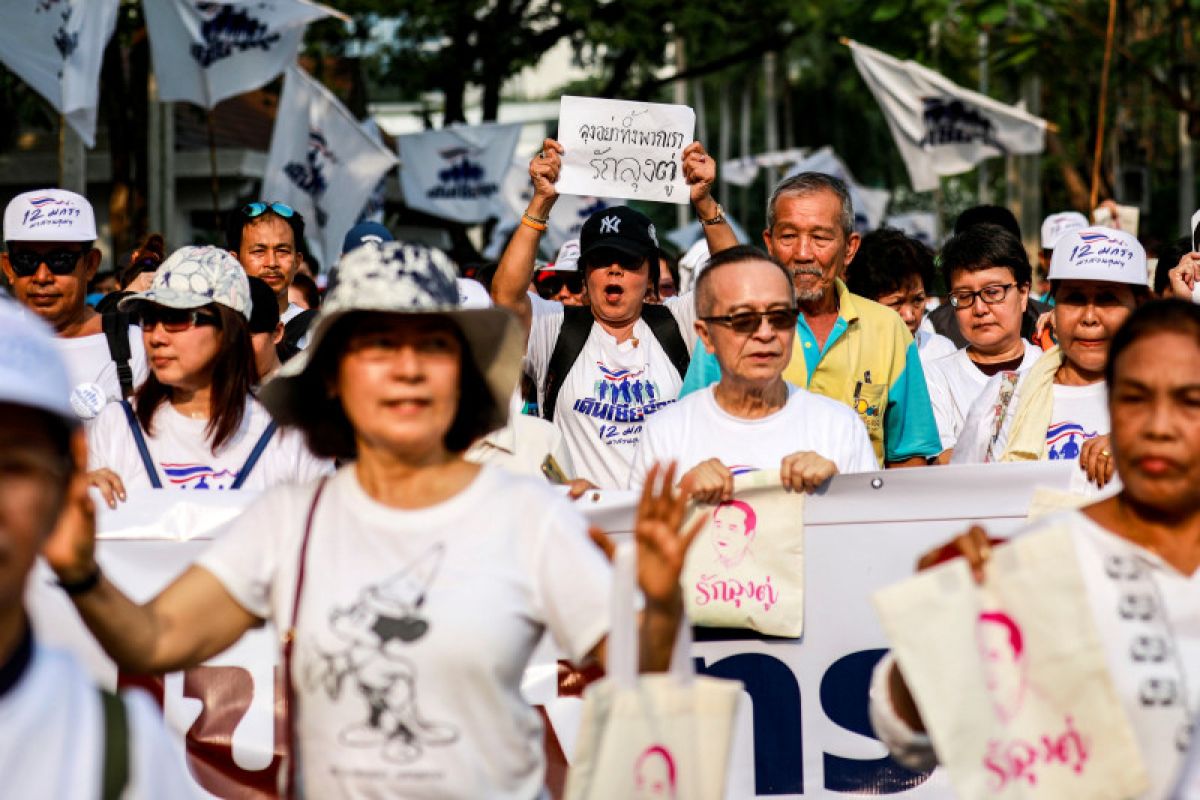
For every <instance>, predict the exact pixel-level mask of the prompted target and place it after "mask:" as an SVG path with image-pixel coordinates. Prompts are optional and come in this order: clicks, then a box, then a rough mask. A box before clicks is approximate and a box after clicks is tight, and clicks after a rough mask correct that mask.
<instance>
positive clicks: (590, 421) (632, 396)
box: [526, 294, 696, 489]
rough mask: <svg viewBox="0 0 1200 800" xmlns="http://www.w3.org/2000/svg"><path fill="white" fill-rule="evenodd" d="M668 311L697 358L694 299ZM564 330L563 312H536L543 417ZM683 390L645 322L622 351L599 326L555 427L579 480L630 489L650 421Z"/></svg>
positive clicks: (566, 386)
mask: <svg viewBox="0 0 1200 800" xmlns="http://www.w3.org/2000/svg"><path fill="white" fill-rule="evenodd" d="M663 305H664V306H665V307H666V308H668V309H670V311H671V314H672V315H674V317H675V321H676V322H677V323H678V324H679V332H680V335H681V336H682V337H683V341H684V342H686V343H687V346H688V348H689V352H690V348H691V347H692V345H693V343H694V342H695V339H696V335H695V331H694V323H695V320H696V306H695V303H694V302H693V300H692V295H691V294H685V295H680V296H678V297H671V298H668V299H667V301H666V302H665V303H663ZM562 323H563V311H562V306H560V305H557V304H556V305H555V307H549V308H548V307H546V306H540V305H534V306H533V324H532V327H531V329H530V331H529V348H528V351H527V353H526V363H527V364H528V366H529V369H530V371H531V373H532V375H533V379H534V381H535V382H536V383H537V387H538V407H539V408H543V409H544V408H545V407H546V398H545V397H544V396H543V395H544V393H545V388H546V372H547V370H548V369H549V367H550V356H551V354H553V352H554V345H555V342H557V341H558V333H559V331H560V330H562ZM681 386H683V376H682V375H680V374H679V373H678V372H676V370H675V366H674V365H673V364H672V363H671V359H669V358H668V357H667V353H666V351H665V350H663V348H662V345H660V344H659V343H658V339H656V338H655V336H654V333H653V332H652V331H651V330H650V326H649V325H647V324H646V322H645V320H640V319H639V320H638V322H637V324H636V325H635V326H634V329H633V336H632V337H631V338H629V339H627V340H626V341H624V342H620V343H618V342H617V340H616V339H615V338H614V337H613V336H611V335H610V334H609V333H607V332H606V331H605V330H604V328H603V327H601V326H600V325H599V324H598V323H597V324H595V325H593V326H592V330H591V334H590V335H589V336H588V340H587V343H586V344H585V345H584V347H583V351H582V352H580V354H579V357H578V358H577V359H576V360H575V363H574V364H573V365H572V366H571V371H570V372H569V373H568V374H567V378H566V380H565V381H564V382H563V385H562V390H561V391H560V392H559V394H558V403H557V405H556V407H555V411H554V420H553V422H554V424H555V425H557V426H558V428H559V430H561V431H562V433H563V437H564V438H565V439H566V442H567V450H568V451H569V452H570V453H571V461H572V462H574V464H575V470H576V472H577V474H578V477H580V478H586V479H588V480H589V481H591V482H592V483H594V484H596V485H597V486H599V487H600V488H602V489H621V488H624V486H625V485H626V483H627V482H628V480H629V467H630V464H631V463H632V461H633V453H634V450H635V449H636V448H637V443H638V439H639V438H640V437H641V434H642V426H643V424H644V421H645V419H646V418H648V417H649V416H650V415H652V414H654V413H657V412H658V410H659V409H661V408H663V407H664V406H667V405H670V404H671V403H674V402H675V400H676V398H678V397H679V389H680V387H681Z"/></svg>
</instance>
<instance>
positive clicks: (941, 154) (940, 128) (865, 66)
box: [850, 42, 1046, 192]
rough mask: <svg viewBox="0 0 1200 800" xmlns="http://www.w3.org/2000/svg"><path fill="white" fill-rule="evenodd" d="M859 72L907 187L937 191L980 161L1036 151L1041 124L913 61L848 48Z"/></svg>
mask: <svg viewBox="0 0 1200 800" xmlns="http://www.w3.org/2000/svg"><path fill="white" fill-rule="evenodd" d="M850 51H851V53H852V54H853V56H854V63H855V65H856V66H857V67H858V71H859V74H861V75H862V77H863V80H864V81H866V83H867V86H868V87H869V88H870V90H871V93H872V94H873V95H875V99H876V101H878V103H879V106H880V108H882V109H883V115H884V116H885V117H886V118H887V123H888V127H889V128H890V129H891V131H892V137H893V138H894V139H895V140H896V146H897V147H899V148H900V155H901V156H902V157H903V158H904V164H905V166H906V167H908V175H909V178H910V179H911V180H912V185H913V188H914V189H916V190H917V191H918V192H927V191H931V190H932V189H935V188H937V183H938V176H939V175H958V174H959V173H962V172H966V171H968V170H970V169H972V168H974V166H975V165H976V164H978V163H979V162H980V161H982V160H984V159H985V158H993V157H995V156H1003V155H1019V154H1025V153H1040V152H1042V150H1043V149H1044V148H1045V135H1046V121H1045V120H1044V119H1040V118H1039V117H1035V116H1033V115H1032V114H1029V113H1027V112H1025V111H1023V110H1021V109H1019V108H1016V107H1014V106H1010V105H1006V104H1004V103H1001V102H999V101H998V100H993V99H992V98H990V97H988V96H986V95H982V94H979V93H978V92H972V91H971V90H969V89H964V88H963V87H961V86H958V85H956V84H954V83H951V82H950V81H948V80H947V79H946V78H945V77H943V76H941V75H939V74H938V73H936V72H934V71H933V70H930V69H926V68H925V67H922V66H921V65H920V64H917V63H916V62H913V61H900V60H899V59H896V58H892V57H891V56H889V55H887V54H886V53H881V52H879V51H878V50H875V49H873V48H870V47H867V46H866V45H861V44H859V43H858V42H850Z"/></svg>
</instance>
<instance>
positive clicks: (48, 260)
mask: <svg viewBox="0 0 1200 800" xmlns="http://www.w3.org/2000/svg"><path fill="white" fill-rule="evenodd" d="M89 249H91V248H85V249H83V250H51V251H50V252H48V253H38V252H36V251H34V250H12V249H10V250H9V251H8V262H9V263H10V264H12V268H13V272H15V273H16V274H17V277H18V278H30V277H33V275H34V274H35V273H36V272H37V271H38V267H39V266H41V265H42V264H45V265H46V266H47V267H49V268H50V271H51V272H53V273H54V274H55V275H70V274H71V273H72V272H74V271H75V266H76V265H77V264H78V263H79V259H80V258H81V257H82V256H83V255H84V253H86V252H88V250H89Z"/></svg>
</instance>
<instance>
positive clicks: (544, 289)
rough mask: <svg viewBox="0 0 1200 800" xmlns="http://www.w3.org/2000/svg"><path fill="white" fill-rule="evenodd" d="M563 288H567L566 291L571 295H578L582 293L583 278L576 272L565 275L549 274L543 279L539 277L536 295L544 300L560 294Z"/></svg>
mask: <svg viewBox="0 0 1200 800" xmlns="http://www.w3.org/2000/svg"><path fill="white" fill-rule="evenodd" d="M564 286H566V287H567V291H568V292H570V293H571V294H579V293H580V292H582V291H583V276H582V275H580V274H579V273H578V272H575V273H570V274H567V275H555V274H554V273H549V274H548V275H546V276H545V277H539V278H538V280H537V291H538V294H539V295H541V296H542V298H543V299H546V300H548V299H550V298H551V297H554V296H555V295H556V294H558V293H559V292H561V291H562V288H563V287H564Z"/></svg>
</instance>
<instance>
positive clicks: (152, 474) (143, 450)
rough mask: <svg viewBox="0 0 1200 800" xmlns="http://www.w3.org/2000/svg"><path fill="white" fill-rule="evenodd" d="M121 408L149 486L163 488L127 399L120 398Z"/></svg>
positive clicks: (140, 427)
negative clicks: (140, 458)
mask: <svg viewBox="0 0 1200 800" xmlns="http://www.w3.org/2000/svg"><path fill="white" fill-rule="evenodd" d="M121 408H122V410H124V411H125V420H126V421H127V422H128V423H129V432H130V433H132V434H133V443H134V444H136V445H137V449H138V454H139V455H140V456H141V457H142V466H143V467H145V468H146V475H147V476H148V477H149V478H150V486H151V487H152V488H155V489H161V488H163V485H162V480H161V479H160V478H159V477H158V469H157V468H155V466H154V460H153V459H152V458H150V448H149V447H147V446H146V437H145V435H143V434H142V426H141V425H140V424H138V421H137V417H136V416H135V415H134V413H133V406H131V405H130V404H129V401H128V400H122V401H121Z"/></svg>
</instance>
